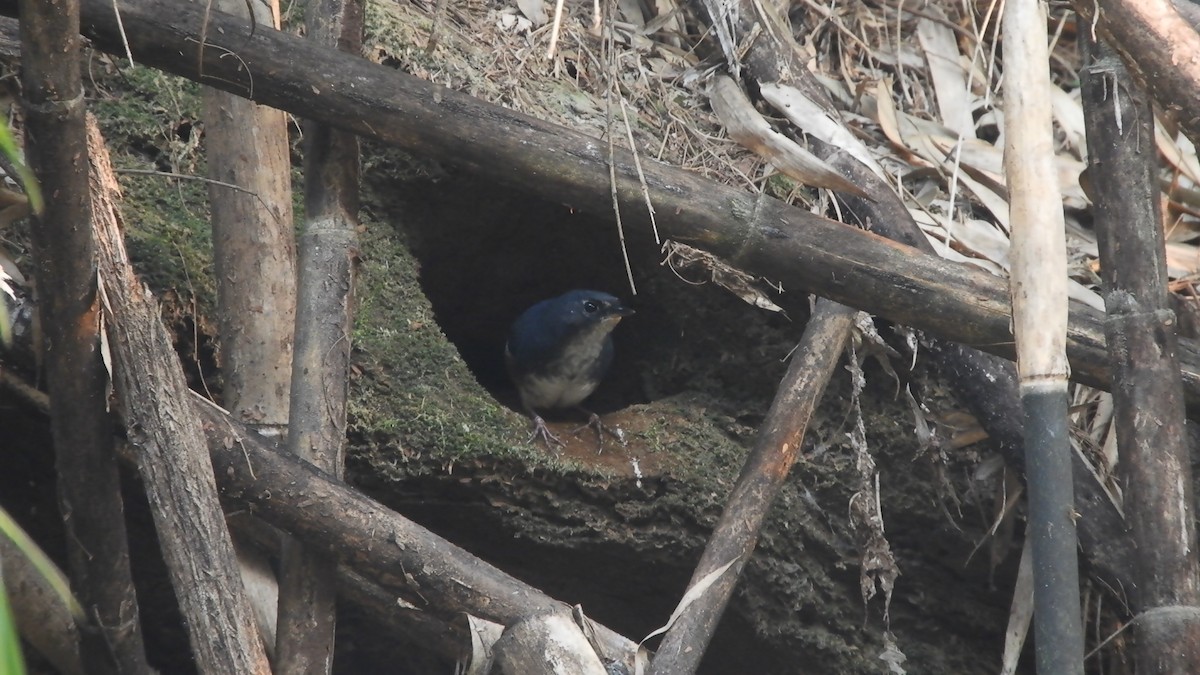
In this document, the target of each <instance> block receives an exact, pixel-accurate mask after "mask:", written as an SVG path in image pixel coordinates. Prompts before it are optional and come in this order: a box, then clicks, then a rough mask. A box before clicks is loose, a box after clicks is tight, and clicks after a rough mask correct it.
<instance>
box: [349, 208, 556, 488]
mask: <svg viewBox="0 0 1200 675" xmlns="http://www.w3.org/2000/svg"><path fill="white" fill-rule="evenodd" d="M362 248H363V250H364V252H365V255H364V260H363V263H362V266H361V274H360V286H359V287H360V289H361V290H362V293H361V294H360V304H359V309H358V321H357V325H356V328H355V335H354V342H355V345H356V347H357V349H356V352H357V353H356V363H358V364H359V366H360V367H361V368H362V369H363V375H362V377H361V378H360V379H359V380H358V382H357V383H356V385H357V386H355V387H354V388H353V391H352V400H351V407H350V412H351V416H352V428H351V431H352V435H353V437H354V438H356V439H358V441H359V442H360V443H361V444H362V445H363V447H362V448H360V450H362V451H366V452H369V453H370V454H372V455H374V456H375V457H376V458H377V459H382V460H384V463H385V464H386V465H389V466H394V467H395V468H396V469H397V471H399V474H397V475H395V476H392V477H391V478H393V479H397V478H400V477H401V475H403V474H404V473H405V472H406V470H408V469H411V470H413V471H416V472H418V473H420V472H425V471H429V470H430V469H431V468H432V467H434V466H437V465H438V462H433V463H430V462H428V461H421V462H409V460H410V459H412V458H414V457H416V456H426V457H425V459H426V460H427V459H428V456H432V457H433V458H435V459H437V460H441V461H443V462H449V461H462V460H469V459H471V458H479V457H482V456H486V457H491V458H503V457H514V456H515V457H519V458H520V459H522V460H523V461H528V462H531V463H534V464H543V465H545V464H546V463H547V462H548V461H549V462H554V461H556V460H555V459H554V458H553V457H552V456H550V455H548V454H547V453H545V452H543V451H540V450H538V449H536V448H531V447H530V446H528V445H527V444H525V443H524V440H525V431H526V422H525V420H524V418H522V417H521V416H519V415H517V414H515V413H513V412H512V411H510V410H508V409H507V408H504V407H503V406H501V405H499V404H498V403H497V402H496V401H495V399H493V398H492V397H491V396H490V395H489V394H488V393H487V392H486V391H485V390H484V389H483V388H482V387H481V386H480V385H479V384H478V382H476V381H475V378H474V376H473V375H472V374H471V371H470V370H469V369H468V368H467V365H466V364H465V363H464V362H463V360H462V358H460V357H459V355H458V352H457V351H456V350H455V348H454V346H453V345H452V344H451V343H450V342H449V341H448V340H447V339H446V338H445V336H444V335H443V334H442V331H441V329H440V328H439V327H438V324H437V322H436V320H435V319H434V315H433V309H432V307H431V306H430V305H429V301H428V300H427V299H426V297H425V295H424V294H423V293H422V292H421V288H420V284H419V282H418V266H417V262H416V261H415V260H414V259H413V258H412V256H411V255H410V254H409V252H408V249H407V248H406V247H405V246H404V244H403V242H402V241H401V240H400V237H399V236H398V235H397V234H396V232H395V231H394V230H392V228H390V227H389V226H388V225H386V224H383V223H368V224H367V227H366V228H365V231H364V234H363V241H362Z"/></svg>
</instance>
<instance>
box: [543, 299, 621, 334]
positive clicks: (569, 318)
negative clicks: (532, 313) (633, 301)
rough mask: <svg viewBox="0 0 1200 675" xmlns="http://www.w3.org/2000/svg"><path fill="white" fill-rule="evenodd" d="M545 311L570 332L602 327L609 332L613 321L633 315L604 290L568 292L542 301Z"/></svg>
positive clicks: (613, 323) (616, 321)
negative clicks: (545, 305)
mask: <svg viewBox="0 0 1200 675" xmlns="http://www.w3.org/2000/svg"><path fill="white" fill-rule="evenodd" d="M546 303H547V308H546V314H547V316H548V317H551V318H553V319H554V320H555V321H556V322H558V323H559V324H560V325H562V326H564V327H569V328H570V329H571V332H575V331H581V330H585V329H588V328H594V327H597V326H602V327H603V329H604V332H608V331H611V330H612V329H613V327H615V326H616V325H617V323H618V322H619V321H620V320H621V319H623V318H625V317H627V316H629V315H630V314H633V310H632V309H630V308H629V307H626V306H625V305H623V304H621V301H620V300H618V299H617V298H614V297H613V296H611V295H609V294H607V293H601V292H599V291H583V290H579V291H570V292H567V293H564V294H562V295H560V296H558V297H557V298H552V299H550V300H547V301H546Z"/></svg>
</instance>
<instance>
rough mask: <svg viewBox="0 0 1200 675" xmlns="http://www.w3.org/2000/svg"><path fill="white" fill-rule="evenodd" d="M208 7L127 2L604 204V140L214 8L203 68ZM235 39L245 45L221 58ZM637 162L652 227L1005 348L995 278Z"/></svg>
mask: <svg viewBox="0 0 1200 675" xmlns="http://www.w3.org/2000/svg"><path fill="white" fill-rule="evenodd" d="M13 9H14V8H13V0H0V13H6V14H12V13H13ZM201 10H202V8H200V7H197V6H193V5H191V4H190V3H185V2H179V1H178V0H162V1H160V2H150V1H149V0H132V1H130V2H126V3H122V5H121V17H122V19H123V21H124V24H125V27H126V32H125V34H126V35H127V36H128V38H129V44H130V48H131V49H132V50H133V53H134V57H135V58H137V59H138V61H139V62H140V63H145V64H149V65H153V66H156V67H159V68H162V69H164V70H167V71H169V72H173V73H176V74H179V75H183V76H185V77H191V78H194V79H198V80H202V81H203V82H204V83H205V84H209V85H211V86H214V87H222V88H226V89H228V90H230V91H236V92H239V93H241V94H243V95H250V96H253V97H254V98H255V99H256V100H259V101H262V102H264V103H268V104H270V105H272V106H275V107H278V108H281V109H284V110H288V111H290V112H294V113H296V114H299V115H303V116H305V117H307V118H309V119H315V120H319V121H322V122H326V123H328V124H330V125H333V126H335V127H338V128H340V129H344V130H347V131H352V132H354V133H357V134H359V135H363V136H369V137H372V138H377V139H379V140H381V141H383V142H386V143H390V144H393V145H397V146H400V147H403V148H405V149H407V150H409V151H411V152H415V153H418V154H422V155H426V156H429V157H435V158H438V159H439V160H442V161H445V162H447V163H449V164H452V165H455V166H458V167H461V168H463V169H465V170H469V171H473V172H477V173H479V174H481V175H484V176H488V177H490V178H492V179H494V180H496V181H497V182H498V183H501V184H505V185H510V186H514V187H516V188H517V189H520V190H524V191H526V192H528V193H530V194H536V195H542V196H545V197H546V198H548V199H554V200H557V201H560V202H566V203H569V204H572V205H573V206H575V207H576V208H581V209H589V210H592V211H594V212H596V213H605V212H607V211H608V210H609V209H610V208H611V197H610V193H609V188H608V166H607V163H606V159H605V158H606V153H605V152H604V148H603V147H602V145H601V144H600V143H599V142H598V141H597V140H596V139H594V138H591V137H589V136H586V135H584V134H581V133H578V132H575V131H571V130H568V129H565V128H562V127H559V126H556V125H553V124H550V123H548V122H543V121H541V120H538V119H535V118H533V117H529V116H527V115H522V114H520V113H516V112H512V111H509V110H505V109H503V108H499V107H497V106H493V105H489V104H487V103H484V102H482V101H479V100H477V99H474V98H472V97H470V96H467V95H465V94H460V93H458V92H455V91H452V90H449V89H446V88H444V87H439V86H437V85H433V84H429V83H428V82H425V81H423V80H420V79H417V78H414V77H412V76H408V75H404V74H402V73H397V72H395V71H392V70H389V69H387V68H384V67H382V66H378V65H375V64H372V63H368V62H366V61H364V60H362V59H359V58H355V57H353V56H350V55H347V54H342V53H339V52H336V51H332V50H328V49H322V48H320V47H317V46H314V45H312V44H309V43H308V42H307V41H305V40H302V39H299V38H296V37H295V36H292V35H288V34H284V33H280V32H278V31H273V30H270V29H268V28H264V27H263V26H258V27H257V28H256V29H255V30H253V31H252V30H251V27H250V26H248V25H246V24H245V23H244V22H241V21H238V20H236V19H233V18H231V17H228V16H226V15H223V14H220V13H218V12H212V13H210V14H208V15H207V25H208V31H207V37H208V40H209V42H210V44H209V46H208V48H207V49H205V50H204V51H203V59H202V65H203V73H204V75H203V77H201V76H200V75H199V74H198V72H197V70H198V69H197V53H196V52H195V51H192V50H190V49H189V50H184V51H182V52H181V51H180V48H179V45H195V44H197V42H198V40H199V37H200V36H199V34H198V31H199V27H200V26H202V25H204V24H205V17H203V16H202V15H201ZM84 16H85V17H86V19H87V20H86V21H85V26H84V31H85V34H86V35H87V36H88V37H89V38H91V39H92V40H93V42H94V44H95V45H96V46H97V47H98V48H101V49H105V50H110V51H114V52H121V51H122V50H123V46H122V45H123V43H122V42H121V34H120V32H119V31H118V29H117V25H116V19H115V16H114V14H113V12H112V8H111V5H110V4H108V3H105V2H103V0H86V2H85V4H84ZM213 40H218V42H217V43H216V44H213ZM220 46H224V47H225V49H220V48H218V47H220ZM226 49H227V50H229V51H231V52H233V53H236V54H237V56H238V58H237V59H232V58H225V56H226V54H227V52H226V51H225V50H226ZM616 162H617V175H618V180H619V181H620V187H619V189H618V197H619V199H620V201H621V203H622V208H623V209H625V211H624V213H626V214H629V218H631V219H632V218H636V217H637V216H636V215H635V214H641V213H644V206H645V204H644V198H643V196H642V192H641V187H640V185H639V182H638V180H637V171H636V168H635V166H634V163H633V159H632V156H630V155H629V154H628V153H624V152H618V153H617V159H616ZM642 166H643V169H644V170H645V171H644V173H645V177H646V181H647V184H648V189H649V191H650V196H651V199H652V201H653V202H654V204H655V208H656V209H657V214H658V216H657V217H658V224H659V228H660V229H662V230H664V231H665V232H666V233H667V235H668V236H669V237H671V238H674V239H678V240H680V241H682V242H685V243H689V244H692V245H695V246H698V247H701V248H706V249H708V250H709V251H711V252H713V253H716V254H718V255H721V256H723V257H725V258H726V259H728V260H729V261H730V262H731V263H733V264H735V265H738V266H740V267H742V268H744V269H746V270H747V271H750V272H753V273H755V274H759V275H762V276H765V277H768V278H772V279H775V280H778V281H780V282H782V283H783V285H784V287H785V288H788V289H792V290H799V289H805V290H810V291H812V292H814V293H817V294H819V295H823V296H825V297H828V298H830V299H833V300H837V301H838V302H841V303H843V304H847V305H850V306H852V307H855V308H858V309H862V310H865V311H868V312H871V313H873V314H877V315H879V316H883V317H885V318H888V319H891V320H893V321H896V322H899V323H904V324H908V325H911V326H915V327H917V328H920V329H923V330H926V331H929V332H931V333H934V334H936V335H939V336H941V337H944V338H946V339H950V340H954V341H957V342H962V343H965V344H969V345H973V346H977V347H979V348H980V349H983V350H985V351H989V352H993V353H996V354H1000V355H1002V356H1005V357H1006V358H1011V357H1012V355H1013V350H1012V334H1011V333H1010V332H1009V321H1010V317H1011V307H1010V305H1009V301H1008V290H1007V287H1006V285H1005V284H1004V282H1003V281H1002V280H1000V279H997V278H995V277H992V276H991V275H989V274H987V273H986V272H983V271H980V270H977V269H974V268H971V267H968V266H966V265H959V264H955V263H950V262H946V261H944V260H940V259H937V258H934V257H932V256H926V255H922V254H920V253H918V252H916V251H913V250H912V249H908V248H906V247H903V246H897V245H895V244H892V243H889V242H887V241H885V240H883V239H882V238H880V237H876V236H872V235H870V234H867V233H864V232H861V231H859V230H855V229H853V228H849V227H846V226H844V225H842V224H840V223H836V222H833V221H830V220H828V219H825V218H820V217H817V216H813V215H811V214H809V213H807V212H806V211H803V210H802V209H798V208H793V207H790V206H787V205H785V204H782V203H780V202H778V201H776V200H773V199H769V198H765V197H758V196H755V195H751V194H746V193H745V192H743V191H741V190H738V189H736V188H732V187H726V186H723V185H718V184H715V183H713V182H711V181H708V180H705V179H703V178H700V177H698V176H696V175H695V174H692V173H689V172H687V171H684V170H682V169H677V168H674V167H671V166H668V165H665V164H661V163H657V162H654V161H643V162H642ZM645 224H646V225H647V226H646V227H645V228H641V230H640V231H638V232H633V233H631V234H632V236H633V238H632V239H631V244H632V245H634V246H650V245H652V244H651V243H650V241H651V240H650V238H649V235H648V234H646V233H645V232H648V230H649V227H648V221H646V223H645ZM639 237H640V238H639ZM1073 310H1074V311H1072V314H1071V317H1072V322H1071V329H1070V334H1069V342H1068V354H1069V356H1070V357H1071V365H1072V372H1073V374H1074V376H1075V378H1076V379H1077V380H1078V381H1080V382H1084V383H1086V384H1091V385H1095V386H1098V387H1101V388H1105V389H1107V388H1108V386H1109V382H1110V380H1109V370H1108V367H1107V365H1106V364H1107V361H1106V352H1105V348H1104V331H1103V325H1102V322H1101V317H1100V313H1099V312H1096V311H1094V310H1091V309H1088V308H1083V307H1074V308H1073ZM1180 357H1181V359H1180V360H1181V363H1182V364H1183V377H1184V384H1185V387H1186V391H1187V396H1188V403H1189V405H1193V406H1195V405H1200V350H1198V349H1197V347H1196V346H1195V345H1194V344H1192V343H1190V342H1183V343H1181V344H1180Z"/></svg>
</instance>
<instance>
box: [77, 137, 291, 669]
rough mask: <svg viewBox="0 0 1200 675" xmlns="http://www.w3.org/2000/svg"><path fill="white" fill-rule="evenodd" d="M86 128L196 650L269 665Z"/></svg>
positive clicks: (109, 276) (195, 425) (159, 527)
mask: <svg viewBox="0 0 1200 675" xmlns="http://www.w3.org/2000/svg"><path fill="white" fill-rule="evenodd" d="M89 126H90V128H89V132H90V133H89V149H90V150H91V153H92V154H91V160H92V165H93V171H92V179H93V184H92V199H93V202H94V205H95V208H94V209H93V213H94V217H95V224H96V235H97V242H98V246H97V249H98V253H99V260H100V265H99V267H100V278H101V279H102V280H103V283H104V289H105V294H104V311H105V317H106V327H107V330H108V343H109V345H111V347H112V350H113V361H114V366H113V375H114V378H113V379H114V381H115V384H116V390H117V394H118V396H119V398H120V401H121V406H122V408H123V412H124V417H125V427H126V431H127V433H128V436H129V441H130V445H131V446H132V447H133V449H134V452H136V453H137V467H138V473H140V474H141V476H142V480H143V482H144V483H145V484H146V492H147V496H148V498H149V501H150V508H151V511H152V512H153V515H154V525H155V530H156V531H157V533H158V539H159V543H160V545H161V546H162V550H163V557H164V559H165V560H166V562H167V569H168V571H169V574H170V577H171V584H172V585H173V586H174V588H175V596H176V598H178V600H179V608H180V610H181V611H182V612H183V615H184V617H185V618H186V619H187V627H188V635H189V637H190V639H191V644H192V650H193V652H194V653H195V656H196V661H197V663H198V664H199V666H200V670H201V672H204V673H247V674H253V673H270V670H271V669H270V666H269V665H268V663H267V656H266V653H265V652H264V651H263V645H262V641H261V640H260V639H259V635H258V631H257V629H256V627H255V625H254V621H253V619H252V617H251V613H250V605H249V603H248V602H247V600H246V596H245V594H244V592H243V589H242V580H241V577H240V576H239V575H238V570H237V561H236V559H235V558H234V554H233V544H232V542H231V541H230V539H229V532H228V530H227V529H226V528H225V518H224V514H223V513H222V512H221V505H220V503H219V502H218V500H217V488H216V484H215V483H214V481H213V473H212V463H211V462H210V461H209V458H208V453H207V451H206V448H205V446H204V436H203V433H202V431H201V429H200V425H199V421H198V420H197V419H196V417H195V415H194V414H193V413H192V410H191V406H190V405H189V404H188V394H187V391H188V389H187V384H186V383H185V382H184V379H183V370H182V369H181V368H180V366H179V359H178V357H177V356H176V354H175V351H174V350H173V348H172V347H171V340H170V338H169V337H168V336H167V331H166V328H165V327H164V326H163V325H162V320H161V318H160V317H159V312H158V305H157V304H156V303H155V302H154V300H153V298H152V297H151V296H150V295H149V293H147V291H146V289H145V287H144V286H143V285H142V283H141V281H139V280H138V279H137V278H136V277H135V276H134V274H133V271H132V269H131V265H130V262H129V257H128V255H127V254H126V252H125V242H124V240H123V239H122V236H121V232H120V226H119V224H118V223H119V220H118V212H119V211H118V206H117V199H118V195H119V188H118V187H117V183H116V177H115V176H114V175H113V174H112V167H111V166H109V163H108V153H107V150H106V149H105V147H104V141H103V139H101V138H100V133H99V131H97V130H96V127H95V124H94V123H93V124H91V125H89Z"/></svg>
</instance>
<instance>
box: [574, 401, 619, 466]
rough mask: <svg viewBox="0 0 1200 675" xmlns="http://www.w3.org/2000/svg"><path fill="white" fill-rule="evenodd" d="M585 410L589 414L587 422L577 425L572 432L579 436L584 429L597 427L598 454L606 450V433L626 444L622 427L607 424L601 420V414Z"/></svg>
mask: <svg viewBox="0 0 1200 675" xmlns="http://www.w3.org/2000/svg"><path fill="white" fill-rule="evenodd" d="M580 410H583V409H582V408H580ZM583 412H586V413H587V414H588V421H587V424H584V425H582V426H579V427H576V428H575V429H574V430H572V431H571V433H572V434H574V435H576V436H578V435H579V432H581V431H583V430H584V429H588V428H592V429H595V430H596V454H597V455H598V454H600V453H602V452H604V434H608V435H610V436H612V437H613V438H615V439H617V442H618V443H620V444H621V445H625V432H624V431H622V430H621V427H610V426H606V425H605V424H604V423H603V422H601V421H600V416H599V415H597V414H596V413H594V412H589V411H587V410H583Z"/></svg>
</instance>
